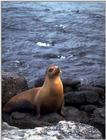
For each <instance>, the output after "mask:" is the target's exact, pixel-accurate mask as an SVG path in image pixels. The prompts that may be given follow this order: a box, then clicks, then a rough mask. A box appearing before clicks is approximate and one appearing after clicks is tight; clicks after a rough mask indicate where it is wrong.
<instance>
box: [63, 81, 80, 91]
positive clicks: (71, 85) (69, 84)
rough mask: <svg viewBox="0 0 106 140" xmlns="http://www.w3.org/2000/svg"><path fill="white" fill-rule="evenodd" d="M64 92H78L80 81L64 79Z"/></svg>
mask: <svg viewBox="0 0 106 140" xmlns="http://www.w3.org/2000/svg"><path fill="white" fill-rule="evenodd" d="M62 82H63V86H64V91H65V92H68V91H70V90H77V89H78V87H79V85H80V84H81V82H80V81H79V80H70V79H62Z"/></svg>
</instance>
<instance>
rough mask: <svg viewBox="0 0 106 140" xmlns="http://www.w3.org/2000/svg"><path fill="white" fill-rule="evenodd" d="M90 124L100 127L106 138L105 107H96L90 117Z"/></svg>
mask: <svg viewBox="0 0 106 140" xmlns="http://www.w3.org/2000/svg"><path fill="white" fill-rule="evenodd" d="M90 124H91V125H93V126H95V127H96V128H98V129H99V130H100V131H101V132H102V134H103V137H104V138H105V107H102V108H96V109H95V110H94V112H93V115H92V117H91V118H90Z"/></svg>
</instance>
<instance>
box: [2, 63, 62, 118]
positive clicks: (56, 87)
mask: <svg viewBox="0 0 106 140" xmlns="http://www.w3.org/2000/svg"><path fill="white" fill-rule="evenodd" d="M63 104H64V95H63V84H62V81H61V78H60V69H59V68H58V67H57V66H56V65H51V66H50V67H49V68H48V69H47V72H46V76H45V81H44V84H43V86H42V87H38V88H32V89H29V90H27V91H24V92H21V93H20V94H18V95H16V96H14V97H12V98H11V99H10V100H9V101H8V102H7V104H6V105H5V106H4V108H3V111H4V112H6V113H11V112H13V111H20V110H21V109H22V110H24V109H25V108H26V110H27V109H29V110H31V109H32V110H34V112H36V113H37V115H38V117H40V115H41V114H45V113H51V112H57V113H58V114H59V115H61V116H62V117H64V114H63V112H62V107H63Z"/></svg>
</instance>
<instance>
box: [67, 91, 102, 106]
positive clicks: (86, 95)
mask: <svg viewBox="0 0 106 140" xmlns="http://www.w3.org/2000/svg"><path fill="white" fill-rule="evenodd" d="M95 103H99V95H98V93H97V92H95V91H89V90H88V91H87V90H85V91H75V92H69V93H67V94H65V105H82V104H95Z"/></svg>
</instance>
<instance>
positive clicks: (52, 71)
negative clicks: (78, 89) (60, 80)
mask: <svg viewBox="0 0 106 140" xmlns="http://www.w3.org/2000/svg"><path fill="white" fill-rule="evenodd" d="M60 72H61V70H60V68H59V67H58V66H57V65H55V64H52V65H50V66H49V67H48V69H47V71H46V74H47V76H48V77H49V78H55V77H57V76H59V75H60Z"/></svg>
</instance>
